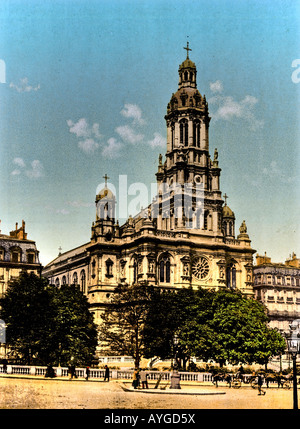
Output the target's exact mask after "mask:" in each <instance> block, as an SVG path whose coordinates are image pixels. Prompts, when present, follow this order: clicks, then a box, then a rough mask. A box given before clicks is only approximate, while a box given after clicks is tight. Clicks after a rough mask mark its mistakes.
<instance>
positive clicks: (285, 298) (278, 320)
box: [253, 253, 300, 332]
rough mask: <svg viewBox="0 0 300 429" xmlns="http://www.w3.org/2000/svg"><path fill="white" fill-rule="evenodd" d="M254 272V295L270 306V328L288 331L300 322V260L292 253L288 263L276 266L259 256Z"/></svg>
mask: <svg viewBox="0 0 300 429" xmlns="http://www.w3.org/2000/svg"><path fill="white" fill-rule="evenodd" d="M253 272H254V288H253V289H254V294H255V295H254V296H255V298H256V299H257V300H258V301H260V302H261V303H262V304H264V305H265V306H266V307H267V309H268V315H269V318H270V322H269V325H270V327H271V328H277V329H279V330H280V331H284V332H289V325H290V324H291V323H292V322H293V320H296V319H300V259H299V258H297V257H296V255H295V254H294V253H293V254H292V256H291V257H290V258H289V259H287V260H286V261H285V263H273V262H271V258H270V257H268V256H267V255H266V254H265V255H264V256H259V255H257V256H256V265H255V266H254V267H253Z"/></svg>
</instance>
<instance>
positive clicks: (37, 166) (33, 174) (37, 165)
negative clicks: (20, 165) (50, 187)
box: [25, 159, 44, 179]
mask: <svg viewBox="0 0 300 429" xmlns="http://www.w3.org/2000/svg"><path fill="white" fill-rule="evenodd" d="M25 173H26V176H28V177H30V178H31V179H38V178H39V177H42V176H44V167H43V164H42V163H41V161H39V160H38V159H35V160H34V161H32V163H31V170H26V172H25Z"/></svg>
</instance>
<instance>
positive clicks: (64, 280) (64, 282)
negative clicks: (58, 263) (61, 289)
mask: <svg viewBox="0 0 300 429" xmlns="http://www.w3.org/2000/svg"><path fill="white" fill-rule="evenodd" d="M62 284H63V285H65V284H67V279H66V276H63V278H62Z"/></svg>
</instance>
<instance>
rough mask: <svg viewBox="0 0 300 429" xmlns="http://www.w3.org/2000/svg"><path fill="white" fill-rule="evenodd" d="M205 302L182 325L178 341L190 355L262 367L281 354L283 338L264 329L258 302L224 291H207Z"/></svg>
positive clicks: (263, 317)
mask: <svg viewBox="0 0 300 429" xmlns="http://www.w3.org/2000/svg"><path fill="white" fill-rule="evenodd" d="M205 301H206V303H205V305H204V306H202V309H201V310H200V311H199V312H198V314H196V317H192V318H190V319H188V320H187V321H186V324H185V325H184V326H182V330H181V341H182V343H183V344H185V345H186V347H187V348H188V349H189V352H190V353H191V355H194V356H198V357H202V358H204V359H209V358H211V359H214V360H215V361H217V362H219V363H220V365H223V364H224V363H225V362H226V361H228V362H230V363H233V364H237V363H239V362H242V363H248V364H250V363H252V362H256V363H260V364H263V363H264V364H266V362H267V361H268V359H269V358H270V357H271V356H274V355H278V354H279V353H280V352H283V351H284V349H285V341H284V339H283V338H282V336H281V335H280V333H278V332H277V331H276V330H274V329H271V328H269V327H268V326H267V321H268V318H267V315H266V312H265V308H264V306H263V305H262V304H260V303H259V302H258V301H255V300H253V299H249V298H246V297H245V296H243V295H242V294H241V293H239V292H233V291H228V290H225V291H218V292H212V291H211V292H209V293H208V294H206V296H205ZM197 307H198V304H196V308H197ZM194 314H195V313H194Z"/></svg>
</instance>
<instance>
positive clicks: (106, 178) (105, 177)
mask: <svg viewBox="0 0 300 429" xmlns="http://www.w3.org/2000/svg"><path fill="white" fill-rule="evenodd" d="M103 179H104V180H105V187H106V188H107V180H108V179H110V177H108V175H107V174H106V173H105V176H103Z"/></svg>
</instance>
